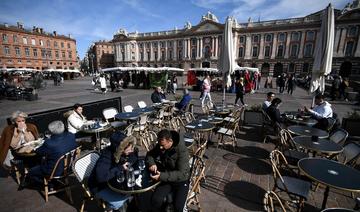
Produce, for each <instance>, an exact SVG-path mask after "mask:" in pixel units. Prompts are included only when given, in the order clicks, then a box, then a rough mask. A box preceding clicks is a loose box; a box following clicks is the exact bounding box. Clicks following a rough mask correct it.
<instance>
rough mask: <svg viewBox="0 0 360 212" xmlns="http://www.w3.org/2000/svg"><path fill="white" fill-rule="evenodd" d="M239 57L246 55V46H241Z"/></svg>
mask: <svg viewBox="0 0 360 212" xmlns="http://www.w3.org/2000/svg"><path fill="white" fill-rule="evenodd" d="M239 57H240V58H242V57H244V47H240V48H239Z"/></svg>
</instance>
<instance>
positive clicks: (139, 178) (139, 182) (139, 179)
mask: <svg viewBox="0 0 360 212" xmlns="http://www.w3.org/2000/svg"><path fill="white" fill-rule="evenodd" d="M141 183H142V175H141V174H140V175H139V177H138V178H137V179H136V180H135V184H136V185H137V186H139V187H142V185H141Z"/></svg>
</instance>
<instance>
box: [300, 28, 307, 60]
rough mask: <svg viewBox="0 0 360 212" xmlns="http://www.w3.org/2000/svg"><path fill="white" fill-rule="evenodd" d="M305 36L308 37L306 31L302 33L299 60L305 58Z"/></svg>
mask: <svg viewBox="0 0 360 212" xmlns="http://www.w3.org/2000/svg"><path fill="white" fill-rule="evenodd" d="M305 35H306V31H302V32H301V40H300V48H299V54H298V58H303V55H304V45H305Z"/></svg>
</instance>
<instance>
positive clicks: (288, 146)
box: [277, 129, 309, 167]
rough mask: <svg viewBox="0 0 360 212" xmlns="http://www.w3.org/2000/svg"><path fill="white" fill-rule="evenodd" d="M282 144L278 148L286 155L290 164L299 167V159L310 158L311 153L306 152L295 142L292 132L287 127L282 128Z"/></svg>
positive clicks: (280, 133)
mask: <svg viewBox="0 0 360 212" xmlns="http://www.w3.org/2000/svg"><path fill="white" fill-rule="evenodd" d="M279 137H280V144H279V145H278V146H277V148H278V149H280V150H281V152H282V153H283V154H284V155H285V157H286V159H287V161H288V162H289V164H291V165H293V166H294V167H297V163H298V161H299V160H301V159H303V158H308V157H309V155H308V153H306V152H303V151H301V150H300V149H299V148H298V147H297V146H296V145H295V143H294V141H293V138H292V136H291V133H290V132H289V131H288V130H287V129H281V130H280V132H279Z"/></svg>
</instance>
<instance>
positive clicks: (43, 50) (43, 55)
mask: <svg viewBox="0 0 360 212" xmlns="http://www.w3.org/2000/svg"><path fill="white" fill-rule="evenodd" d="M41 57H42V58H46V51H45V49H41Z"/></svg>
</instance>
